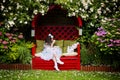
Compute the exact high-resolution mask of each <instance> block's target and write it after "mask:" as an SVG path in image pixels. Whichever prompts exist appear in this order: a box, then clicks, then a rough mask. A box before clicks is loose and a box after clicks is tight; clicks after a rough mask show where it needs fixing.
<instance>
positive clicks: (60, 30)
mask: <svg viewBox="0 0 120 80" xmlns="http://www.w3.org/2000/svg"><path fill="white" fill-rule="evenodd" d="M49 33H51V34H52V35H54V39H56V40H75V39H77V38H78V36H79V32H78V30H77V29H76V28H75V26H69V25H68V26H38V27H35V39H37V40H45V39H46V37H47V36H48V34H49Z"/></svg>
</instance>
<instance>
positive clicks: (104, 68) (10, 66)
mask: <svg viewBox="0 0 120 80" xmlns="http://www.w3.org/2000/svg"><path fill="white" fill-rule="evenodd" d="M0 69H5V70H31V69H32V66H31V64H0ZM81 71H105V72H120V68H117V69H115V68H112V67H110V66H90V65H89V66H81Z"/></svg>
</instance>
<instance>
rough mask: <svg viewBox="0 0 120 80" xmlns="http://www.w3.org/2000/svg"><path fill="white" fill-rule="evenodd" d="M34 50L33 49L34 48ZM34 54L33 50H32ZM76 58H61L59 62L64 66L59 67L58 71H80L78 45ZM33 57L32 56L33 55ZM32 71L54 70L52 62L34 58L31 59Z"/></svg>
mask: <svg viewBox="0 0 120 80" xmlns="http://www.w3.org/2000/svg"><path fill="white" fill-rule="evenodd" d="M34 48H35V47H34ZM32 50H33V52H32V53H34V52H35V51H34V50H35V49H32ZM77 52H78V55H77V56H62V57H61V61H63V62H64V65H59V69H60V70H80V45H78V47H77ZM33 55H34V54H33ZM32 69H41V70H54V63H53V61H52V60H50V61H45V60H42V59H41V58H40V57H34V58H33V59H32Z"/></svg>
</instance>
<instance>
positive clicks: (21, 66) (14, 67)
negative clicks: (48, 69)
mask: <svg viewBox="0 0 120 80" xmlns="http://www.w3.org/2000/svg"><path fill="white" fill-rule="evenodd" d="M0 69H6V70H30V69H31V64H0Z"/></svg>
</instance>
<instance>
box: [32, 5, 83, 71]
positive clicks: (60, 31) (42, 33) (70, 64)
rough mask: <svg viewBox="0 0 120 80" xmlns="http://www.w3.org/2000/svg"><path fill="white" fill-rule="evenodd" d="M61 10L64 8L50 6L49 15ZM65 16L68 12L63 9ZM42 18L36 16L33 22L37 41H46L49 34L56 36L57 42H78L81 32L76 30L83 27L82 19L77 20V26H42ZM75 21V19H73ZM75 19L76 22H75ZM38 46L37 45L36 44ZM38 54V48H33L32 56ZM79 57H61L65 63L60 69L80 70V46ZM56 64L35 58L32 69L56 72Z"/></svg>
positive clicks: (38, 15) (78, 49) (78, 48)
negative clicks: (53, 11) (51, 12)
mask: <svg viewBox="0 0 120 80" xmlns="http://www.w3.org/2000/svg"><path fill="white" fill-rule="evenodd" d="M56 8H57V10H59V9H60V10H61V9H62V8H61V7H60V6H57V5H55V6H50V8H49V10H48V12H47V14H49V13H50V11H52V10H56ZM62 11H63V13H64V15H65V16H66V14H67V13H66V11H64V9H62ZM41 18H42V15H41V14H37V15H35V17H34V19H33V21H32V27H33V28H34V30H35V40H45V38H46V37H47V36H48V34H49V33H51V34H53V35H54V38H55V39H56V40H76V39H77V38H78V37H79V32H78V30H77V28H76V25H77V26H79V27H81V26H82V20H81V18H80V17H78V18H75V19H76V20H77V22H78V23H77V24H74V25H61V26H60V25H56V26H55V25H54V26H51V25H47V24H46V25H40V20H41ZM72 19H73V18H72ZM75 19H74V20H75ZM36 45H37V44H36ZM35 53H36V46H34V47H33V48H32V55H33V56H34V55H35ZM77 53H78V55H77V56H72V57H70V56H67V57H61V60H62V61H63V62H64V63H65V64H64V65H59V68H60V69H61V70H72V69H76V70H80V45H78V47H77ZM53 66H54V64H53V61H52V60H51V61H45V60H42V59H40V58H39V57H35V58H33V59H32V68H33V69H43V70H54V68H53Z"/></svg>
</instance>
